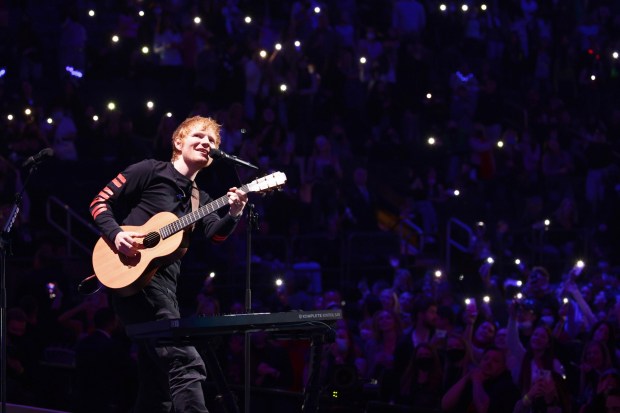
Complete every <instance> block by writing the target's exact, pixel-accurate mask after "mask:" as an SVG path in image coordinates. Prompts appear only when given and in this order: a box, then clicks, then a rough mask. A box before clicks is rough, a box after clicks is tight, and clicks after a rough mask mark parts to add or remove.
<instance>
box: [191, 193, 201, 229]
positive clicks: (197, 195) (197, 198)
mask: <svg viewBox="0 0 620 413" xmlns="http://www.w3.org/2000/svg"><path fill="white" fill-rule="evenodd" d="M191 199H192V212H194V211H196V210H197V209H198V203H199V202H200V191H199V190H198V187H197V186H196V182H192V196H191ZM195 226H196V224H192V227H191V231H193V230H194V227H195Z"/></svg>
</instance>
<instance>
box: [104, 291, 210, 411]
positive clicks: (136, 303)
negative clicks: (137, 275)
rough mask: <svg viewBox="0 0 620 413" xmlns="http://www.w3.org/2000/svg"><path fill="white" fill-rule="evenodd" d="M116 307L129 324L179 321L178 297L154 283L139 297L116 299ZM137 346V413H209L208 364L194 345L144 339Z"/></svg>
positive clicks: (123, 319)
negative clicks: (205, 391) (204, 387)
mask: <svg viewBox="0 0 620 413" xmlns="http://www.w3.org/2000/svg"><path fill="white" fill-rule="evenodd" d="M113 302H114V306H115V309H116V311H117V312H118V315H119V317H120V318H121V320H122V321H123V322H124V323H125V324H126V325H127V324H133V323H141V322H146V321H153V320H163V319H171V318H179V306H178V302H177V299H176V295H175V293H174V292H173V291H170V290H169V289H168V288H165V287H162V286H159V285H157V284H154V283H151V284H149V285H147V286H146V287H145V288H144V289H143V290H142V291H140V292H139V293H138V294H135V295H133V296H130V297H114V298H113ZM137 346H138V379H139V386H138V397H137V399H136V404H135V407H134V413H160V412H161V413H170V412H175V413H207V408H206V406H205V400H204V394H203V390H202V384H203V383H204V381H205V380H206V369H205V364H204V362H203V360H202V358H201V357H200V354H198V351H196V349H195V348H194V347H193V346H158V345H156V343H155V342H153V341H149V340H141V341H139V342H137Z"/></svg>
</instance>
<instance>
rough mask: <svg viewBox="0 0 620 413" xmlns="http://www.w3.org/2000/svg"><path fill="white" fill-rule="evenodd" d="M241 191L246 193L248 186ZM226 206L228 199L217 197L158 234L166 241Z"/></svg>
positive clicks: (170, 224)
mask: <svg viewBox="0 0 620 413" xmlns="http://www.w3.org/2000/svg"><path fill="white" fill-rule="evenodd" d="M239 189H240V190H241V191H243V192H246V193H247V192H248V186H247V185H243V186H242V187H241V188H239ZM226 205H228V197H227V196H226V195H224V196H221V197H219V198H218V199H216V200H215V201H211V202H209V203H208V204H206V205H204V206H202V207H200V208H198V209H197V210H195V211H192V212H190V213H189V214H187V215H185V216H183V217H181V218H179V219H177V220H176V221H174V222H171V223H169V224H168V225H165V226H163V227H162V228H161V229H160V230H159V233H160V234H161V237H162V238H163V239H166V238H168V237H170V236H172V235H174V234H176V233H177V232H179V231H182V230H183V229H185V228H187V227H189V226H190V225H192V224H193V223H194V222H196V221H198V220H199V219H202V218H204V217H205V216H207V215H209V214H210V213H212V212H214V211H217V210H218V209H220V208H223V207H225V206H226Z"/></svg>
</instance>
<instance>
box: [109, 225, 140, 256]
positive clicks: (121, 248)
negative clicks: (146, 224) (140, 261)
mask: <svg viewBox="0 0 620 413" xmlns="http://www.w3.org/2000/svg"><path fill="white" fill-rule="evenodd" d="M144 235H145V234H141V233H139V232H130V231H121V232H119V233H118V234H116V238H114V246H115V247H116V250H117V251H118V252H120V253H121V254H123V255H126V256H128V257H135V256H136V255H137V254H138V250H140V249H142V248H144V246H143V245H142V243H141V242H138V240H139V239H141V238H144Z"/></svg>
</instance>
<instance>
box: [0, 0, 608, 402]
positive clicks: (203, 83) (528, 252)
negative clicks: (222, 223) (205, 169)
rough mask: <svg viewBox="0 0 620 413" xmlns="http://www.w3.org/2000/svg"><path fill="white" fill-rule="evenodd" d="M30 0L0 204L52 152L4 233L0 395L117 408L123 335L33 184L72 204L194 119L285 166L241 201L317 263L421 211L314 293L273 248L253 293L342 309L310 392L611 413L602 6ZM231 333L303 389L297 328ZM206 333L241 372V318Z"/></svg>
mask: <svg viewBox="0 0 620 413" xmlns="http://www.w3.org/2000/svg"><path fill="white" fill-rule="evenodd" d="M38 3H39V2H4V3H2V4H1V5H0V36H2V38H3V42H0V62H2V64H4V65H5V66H3V67H0V122H1V124H2V127H1V128H0V139H1V141H2V144H1V145H0V155H1V158H0V178H1V180H0V183H1V188H0V189H1V192H0V200H1V202H2V205H1V207H2V208H1V210H2V215H1V216H2V222H3V224H4V223H5V221H6V218H7V216H8V213H9V211H10V208H11V205H12V203H13V202H14V198H15V193H18V192H20V191H21V189H22V188H24V186H25V184H26V183H27V181H26V177H28V175H27V174H28V170H24V169H23V168H21V167H20V166H21V165H22V163H23V162H24V160H25V159H27V158H28V157H29V156H31V155H32V154H34V153H36V152H37V151H39V150H41V149H43V148H46V147H51V148H53V150H54V159H53V160H52V161H50V162H49V164H47V165H41V166H40V167H39V171H37V172H38V174H39V175H37V173H35V174H33V177H32V180H31V181H30V185H32V186H30V187H28V186H26V191H25V193H24V196H23V197H22V199H21V201H22V205H23V208H22V209H21V211H20V212H21V213H20V215H19V219H18V221H17V222H16V223H15V224H14V227H13V230H14V231H13V232H12V234H11V237H12V239H13V245H14V247H13V249H14V251H15V253H17V254H20V253H22V252H20V251H24V250H28V251H36V253H33V254H31V255H28V256H27V257H26V259H27V260H29V261H28V262H29V268H28V271H27V276H26V277H22V278H20V279H14V278H11V279H10V280H9V281H10V283H9V300H8V301H9V304H10V309H9V311H8V332H9V348H8V350H9V351H8V358H7V366H8V375H9V379H10V380H9V381H8V388H9V400H10V401H13V402H20V403H26V404H27V403H32V404H39V405H47V406H52V407H61V408H66V409H71V410H75V411H91V412H92V410H89V407H88V404H90V405H91V406H92V403H91V402H92V401H93V400H96V401H97V403H96V405H98V406H102V407H101V408H102V410H101V411H106V412H116V411H118V412H121V411H127V409H128V408H129V406H130V405H131V403H132V396H133V395H135V386H136V377H135V365H134V359H133V357H132V345H131V343H130V342H129V341H128V339H127V337H126V336H125V334H124V332H123V330H122V328H120V327H122V326H119V325H118V320H117V318H116V315H115V314H114V312H113V311H112V310H111V309H110V306H109V305H108V302H107V297H106V293H105V291H102V292H99V293H97V294H95V295H92V296H86V297H82V296H79V295H78V294H77V293H74V292H73V291H74V290H75V285H74V284H71V282H70V280H73V281H75V279H76V277H79V275H77V276H76V274H63V273H62V271H63V267H62V261H63V254H65V253H66V251H64V250H63V247H62V242H57V236H55V235H54V231H53V229H50V228H49V227H48V225H47V224H46V222H45V218H44V211H43V209H42V204H43V203H44V198H45V197H46V196H47V195H57V194H61V195H62V197H63V198H64V199H65V201H66V202H67V204H68V205H70V206H71V207H72V208H74V209H75V210H77V211H80V212H82V211H83V212H84V215H86V208H87V205H88V202H89V201H90V199H92V197H93V196H94V195H95V194H96V192H97V191H98V189H99V188H100V187H101V185H102V184H103V183H105V182H106V181H107V179H108V178H109V176H108V174H107V172H106V171H107V169H108V168H109V169H112V170H116V169H118V168H117V166H118V165H125V164H127V163H129V162H133V161H136V160H139V159H143V158H145V157H152V158H156V159H160V160H167V159H169V158H170V154H171V150H172V148H171V146H170V145H171V143H170V137H171V134H172V131H173V130H174V128H175V127H176V126H177V125H178V124H179V123H180V121H181V120H183V119H184V118H185V117H187V116H190V115H201V116H210V117H213V118H214V119H216V120H217V121H218V122H219V123H220V124H221V125H222V131H221V135H222V146H221V148H222V149H223V150H224V151H225V152H227V153H230V154H235V155H237V156H239V157H240V158H241V159H244V160H247V161H249V162H251V163H253V164H255V165H258V166H259V169H260V170H259V172H258V173H256V172H252V171H250V170H245V169H239V170H238V171H237V174H236V175H234V176H231V173H230V172H229V171H230V169H226V168H224V167H221V168H219V169H218V168H217V164H216V165H214V167H213V168H210V169H213V170H214V171H215V172H214V173H216V174H219V178H220V179H221V177H222V176H225V177H227V178H230V180H232V181H234V182H233V184H232V185H237V184H238V183H239V182H238V181H241V182H247V181H249V180H251V179H253V178H254V177H256V176H260V175H263V174H265V173H268V172H271V171H283V172H285V173H286V175H287V178H288V180H287V183H286V185H285V187H284V189H283V191H281V192H278V193H275V194H272V195H270V196H267V197H264V198H261V199H257V200H256V201H255V202H256V205H257V209H258V211H260V214H261V216H262V217H263V219H262V223H261V225H260V229H259V231H260V233H261V234H262V235H266V236H281V237H287V238H292V237H296V236H300V235H304V234H320V238H318V239H319V240H320V242H319V244H318V245H313V246H310V247H309V248H308V249H307V250H305V252H304V253H305V256H299V257H295V259H298V260H300V261H317V262H318V263H319V264H320V266H321V267H322V268H323V269H326V268H333V267H337V266H338V265H341V264H342V260H343V256H342V254H340V253H339V252H338V251H339V250H338V248H337V246H338V245H340V244H339V242H341V241H342V239H344V237H345V235H346V234H351V233H354V232H365V233H371V234H377V239H379V238H378V237H379V235H380V234H382V233H386V232H390V231H393V230H394V225H393V223H394V222H398V223H400V222H405V221H410V222H413V223H414V224H415V226H416V227H418V228H419V229H420V234H419V236H418V237H415V239H414V240H411V241H410V240H406V241H407V242H404V244H407V245H404V246H403V245H401V246H400V247H399V248H396V249H394V250H393V251H392V254H391V256H390V257H387V256H386V257H381V258H380V259H382V260H383V263H384V264H385V265H384V266H383V267H382V269H381V271H380V273H379V274H377V273H376V272H373V273H372V274H370V273H367V272H365V270H364V265H363V257H360V258H359V259H360V261H362V265H357V266H354V267H352V268H353V269H354V274H352V279H351V280H349V281H350V282H349V283H347V284H338V283H336V282H333V281H331V282H329V281H327V280H325V279H324V283H323V285H324V288H322V289H321V290H317V289H316V288H310V283H311V282H312V280H311V279H308V278H307V277H306V276H305V274H300V272H299V271H297V272H296V271H294V269H293V268H287V267H286V265H284V264H283V265H280V266H278V267H277V268H275V267H274V272H275V271H277V272H279V273H283V274H284V275H285V276H284V284H283V286H282V287H280V288H278V289H277V290H275V291H273V289H271V290H270V291H272V292H271V293H265V294H261V295H260V296H257V297H256V302H255V303H253V304H254V307H253V309H254V310H257V311H259V310H260V311H263V310H264V311H286V310H290V309H301V310H311V309H325V308H334V307H342V308H343V310H344V314H345V317H344V319H343V320H342V321H340V322H338V323H337V324H336V327H335V331H334V333H335V337H334V341H333V343H330V344H328V345H326V350H327V351H326V352H325V354H324V359H323V360H322V368H321V372H322V378H321V379H322V384H323V387H324V392H323V394H324V395H329V397H328V396H325V397H326V398H327V399H329V400H324V402H325V405H326V406H331V407H326V409H329V408H332V409H334V410H333V411H361V409H364V408H368V409H369V410H370V409H372V408H375V409H377V411H387V410H385V409H397V408H399V406H402V407H403V409H404V408H405V407H404V406H411V405H415V406H416V407H417V408H419V409H426V410H427V411H429V412H434V411H446V412H463V411H476V412H509V411H514V412H542V411H547V412H571V411H572V412H580V413H586V412H601V411H605V409H606V411H608V412H613V411H618V408H619V406H620V370H619V369H620V364H618V355H619V352H620V347H619V345H618V343H617V339H616V335H617V334H618V331H620V330H619V329H620V298H619V297H620V286H619V285H618V281H617V274H618V265H619V264H620V262H619V261H618V260H617V258H616V256H617V255H616V254H615V251H616V250H617V248H618V240H617V237H615V234H617V231H618V229H620V221H619V220H618V218H617V214H615V213H614V212H615V210H616V208H615V207H616V206H617V205H618V200H620V197H619V191H620V169H619V168H618V145H619V144H620V140H619V139H618V137H619V136H620V135H619V134H620V102H618V99H617V96H618V93H617V92H618V91H619V87H618V86H619V80H620V71H619V69H620V62H619V55H618V54H619V53H620V5H619V4H618V3H617V2H614V1H606V0H590V1H586V0H580V1H573V2H564V1H555V0H506V1H504V0H502V1H499V0H495V1H489V2H481V1H472V2H467V3H465V2H463V3H462V4H460V3H456V2H440V1H434V0H393V1H388V2H382V1H373V0H358V1H332V0H326V1H322V2H318V1H311V0H297V1H292V0H291V1H282V2H269V1H249V0H248V1H243V0H238V1H235V0H227V1H225V0H206V1H191V0H179V1H174V2H168V1H156V0H142V1H139V0H125V1H119V2H113V1H106V2H88V1H79V0H76V1H50V2H44V4H38ZM113 36H117V37H116V38H115V40H113V39H112V38H113ZM8 39H13V40H11V41H9V40H8ZM147 102H148V103H147ZM104 173H106V174H105V175H103V174H104ZM41 174H43V175H46V176H44V177H41ZM63 175H64V179H63V180H62V181H60V182H61V183H58V182H54V183H51V182H49V181H46V179H45V178H49V177H50V176H54V177H56V176H59V177H60V176H63ZM101 175H103V176H101ZM37 176H38V177H37ZM210 178H212V176H210V175H209V174H206V179H207V180H208V179H210ZM211 180H212V179H211ZM67 181H69V182H71V183H72V184H71V185H66V184H65V182H67ZM91 183H93V184H92V185H90V184H91ZM212 183H213V182H210V181H207V182H205V183H203V184H202V187H204V188H207V190H208V191H209V192H211V191H213V189H212V187H210V186H209V185H210V184H212ZM76 188H78V190H77V191H76V190H75V189H76ZM85 189H86V190H85ZM89 191H90V193H89ZM452 217H456V218H458V219H459V220H460V221H461V222H464V223H466V227H468V228H470V230H469V231H467V233H468V235H467V238H466V239H465V240H464V241H462V242H461V244H462V245H464V246H466V248H461V249H462V250H459V251H458V253H457V254H454V255H452V256H451V262H441V260H436V261H434V262H433V263H432V264H429V265H425V264H424V261H423V260H422V259H421V257H420V256H418V255H416V254H419V253H421V252H424V250H425V249H426V250H427V251H432V252H435V253H436V255H437V256H440V255H441V253H443V252H445V251H446V250H447V249H449V248H451V246H450V242H451V241H452V239H449V238H447V237H446V229H447V227H448V221H449V219H450V218H452ZM242 229H244V228H243V224H241V225H240V230H239V231H238V232H237V234H236V235H235V236H234V237H233V238H235V237H236V239H237V241H235V240H234V239H233V240H230V242H231V244H232V245H235V246H239V245H242V241H241V240H242V239H243V237H244V234H243V233H242V231H241V230H242ZM409 244H411V245H409ZM375 247H376V248H377V249H379V248H380V245H376V246H375ZM256 248H257V250H258V251H260V253H261V254H263V255H264V256H263V258H265V259H266V257H267V256H269V255H270V254H269V253H270V252H269V251H266V248H264V246H260V245H256ZM22 254H23V253H22ZM226 254H228V255H227V257H226V258H225V259H224V260H228V261H230V262H228V264H229V265H230V266H231V267H232V266H240V265H241V264H242V263H240V262H239V261H240V257H243V254H240V253H238V252H237V253H236V254H234V253H230V252H226V253H224V254H223V255H226ZM388 258H389V259H388ZM578 260H583V261H582V262H581V263H577V261H578ZM201 262H203V261H198V264H194V265H197V266H200V265H201V264H200V263H201ZM280 264H282V263H280ZM285 264H286V263H285ZM349 265H350V264H349ZM223 268H226V266H224V267H223ZM203 272H204V271H203ZM85 275H86V274H85ZM59 277H60V278H62V279H63V280H65V281H64V282H61V280H60V278H59ZM67 280H69V281H67ZM50 283H57V284H58V285H56V284H50ZM240 297H241V294H237V295H234V294H233V295H231V294H229V290H226V289H225V288H224V287H223V285H222V284H221V281H219V277H218V281H213V279H212V278H210V277H207V278H206V279H205V281H204V284H203V285H202V288H200V292H199V293H198V294H196V293H195V292H194V293H193V294H192V295H191V296H190V297H188V299H187V300H186V301H185V302H183V303H182V305H183V307H184V308H183V311H184V313H185V314H186V315H187V316H208V315H210V314H221V313H236V312H242V311H243V310H244V306H243V303H242V301H241V300H242V298H240ZM252 351H253V357H252V360H254V361H255V363H254V364H253V366H252V384H253V386H256V387H263V388H276V389H281V390H293V391H299V390H301V389H302V388H303V383H304V380H305V378H306V374H307V367H308V363H309V361H308V360H307V355H308V349H307V348H306V347H304V344H303V343H291V342H281V341H277V340H273V339H271V338H270V337H269V336H268V335H264V334H256V335H255V336H254V338H253V342H252ZM218 354H220V360H221V363H222V364H223V368H224V371H225V374H226V376H227V378H228V379H229V380H230V382H231V383H233V384H239V385H241V384H243V337H242V336H231V337H229V338H227V339H226V340H225V343H224V345H223V346H222V348H221V349H219V353H218ZM96 356H97V357H96ZM57 365H63V366H67V365H69V366H71V369H70V370H71V372H72V373H71V374H72V376H71V377H72V378H71V380H69V381H71V382H72V383H75V384H74V385H72V386H71V389H70V390H66V389H64V390H66V391H65V393H63V391H62V390H61V389H58V388H56V387H54V386H59V385H61V384H62V383H55V384H54V385H53V386H50V385H49V384H46V383H43V382H42V378H43V377H49V376H46V375H45V374H42V372H43V370H45V369H50V368H52V367H53V366H57ZM48 374H51V373H49V372H48ZM56 374H57V373H56ZM95 388H96V389H97V390H98V391H96V392H93V389H95ZM58 394H70V396H71V397H65V398H61V397H59V396H58ZM373 406H374V407H373ZM338 409H340V410H338ZM346 409H350V410H346ZM356 409H357V410H356ZM381 409H384V410H381ZM421 411H422V410H421Z"/></svg>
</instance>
